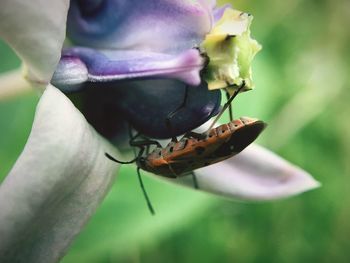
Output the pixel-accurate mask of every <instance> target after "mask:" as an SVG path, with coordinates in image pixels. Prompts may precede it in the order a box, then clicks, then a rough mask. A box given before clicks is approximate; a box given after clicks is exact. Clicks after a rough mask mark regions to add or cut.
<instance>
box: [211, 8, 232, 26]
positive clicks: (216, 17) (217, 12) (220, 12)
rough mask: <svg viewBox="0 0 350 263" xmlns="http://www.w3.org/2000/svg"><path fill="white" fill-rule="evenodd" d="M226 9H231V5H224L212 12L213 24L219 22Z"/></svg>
mask: <svg viewBox="0 0 350 263" xmlns="http://www.w3.org/2000/svg"><path fill="white" fill-rule="evenodd" d="M227 8H232V5H231V4H226V5H223V6H220V7H217V8H215V9H214V10H213V16H214V22H215V23H216V22H217V21H219V20H220V18H221V17H222V16H223V14H224V12H225V10H226V9H227Z"/></svg>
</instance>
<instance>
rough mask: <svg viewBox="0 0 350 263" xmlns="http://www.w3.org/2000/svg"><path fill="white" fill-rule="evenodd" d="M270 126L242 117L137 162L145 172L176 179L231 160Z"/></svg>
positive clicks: (184, 139) (188, 137) (156, 149)
mask: <svg viewBox="0 0 350 263" xmlns="http://www.w3.org/2000/svg"><path fill="white" fill-rule="evenodd" d="M265 127H266V124H265V123H264V122H263V121H260V120H257V119H253V118H247V117H244V118H240V119H237V120H233V121H231V122H229V123H227V124H223V125H220V126H218V127H216V128H212V129H210V130H209V131H208V132H205V133H202V134H199V135H197V136H195V137H192V136H186V135H185V136H184V137H183V138H182V139H180V140H179V141H178V142H174V141H172V142H170V143H169V144H168V145H167V146H166V147H164V148H162V147H160V146H157V147H156V148H155V149H154V150H153V151H152V152H151V153H149V154H148V155H146V156H140V157H138V158H137V159H136V163H137V166H138V167H139V168H141V169H143V170H145V171H148V172H151V173H154V174H157V175H161V176H165V177H170V178H176V177H178V176H183V175H186V174H189V173H191V172H192V171H193V170H195V169H198V168H201V167H205V166H208V165H210V164H214V163H217V162H220V161H223V160H225V159H227V158H230V157H232V156H234V155H236V154H238V153H239V152H241V151H242V150H243V149H244V148H246V147H247V146H248V145H249V144H251V143H252V142H253V141H254V140H255V139H256V138H257V137H258V136H259V134H260V133H261V132H262V131H263V130H264V128H265Z"/></svg>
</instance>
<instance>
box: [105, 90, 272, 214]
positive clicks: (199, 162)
mask: <svg viewBox="0 0 350 263" xmlns="http://www.w3.org/2000/svg"><path fill="white" fill-rule="evenodd" d="M243 88H244V84H243V85H242V86H241V87H240V88H239V89H237V91H236V92H235V93H234V94H233V95H232V96H231V97H230V98H229V99H228V101H227V102H226V104H225V105H224V107H223V108H222V110H221V112H220V113H219V114H218V115H217V117H216V119H215V120H214V122H213V123H212V125H211V126H210V128H209V129H208V131H206V132H204V133H194V132H187V133H186V134H185V135H184V136H183V137H182V138H181V139H180V140H179V141H178V140H177V139H176V137H173V138H172V140H171V142H169V143H168V144H167V145H166V146H165V147H162V146H161V145H160V143H159V142H158V141H156V140H150V139H147V138H145V139H144V140H137V138H138V137H139V134H138V135H136V136H134V137H133V138H131V140H130V145H131V146H134V147H139V148H140V151H139V153H138V155H137V156H136V157H135V159H133V160H131V161H128V162H122V161H119V160H117V159H115V158H114V157H112V156H111V155H109V154H108V153H106V156H107V157H108V158H109V159H110V160H112V161H115V162H117V163H121V164H128V163H133V162H136V164H137V174H138V178H139V181H140V185H141V188H142V190H143V193H144V196H145V198H146V201H147V204H148V207H149V209H150V211H151V213H152V214H154V209H153V207H152V205H151V203H150V201H149V198H148V196H147V193H146V191H145V188H144V185H143V182H142V179H141V174H140V169H143V170H145V171H148V172H151V173H153V174H157V175H160V176H164V177H168V178H176V177H179V176H185V175H189V174H192V176H193V180H194V185H195V186H196V188H198V183H197V180H196V177H195V175H194V173H193V170H195V169H198V168H202V167H205V166H208V165H211V164H214V163H217V162H220V161H223V160H226V159H228V158H230V157H232V156H234V155H236V154H238V153H239V152H241V151H242V150H244V149H245V148H246V147H247V146H248V145H249V144H251V143H252V142H253V141H254V140H255V139H256V138H257V137H258V136H259V134H260V133H261V132H262V131H263V130H264V128H265V127H266V124H265V123H264V122H263V121H260V120H258V119H253V118H248V117H241V118H239V119H237V120H231V121H230V122H229V123H227V124H222V125H220V126H218V127H216V128H213V126H214V124H215V123H216V121H217V120H218V118H219V117H220V116H221V115H222V113H223V112H224V111H225V110H226V109H227V108H230V117H231V116H232V113H231V110H232V109H231V102H232V100H233V99H234V98H235V97H236V96H237V94H238V93H239V92H240V90H241V89H243ZM170 128H171V126H170ZM151 145H155V147H154V149H153V150H152V151H151V152H149V147H150V146H151ZM145 150H146V154H144V153H145Z"/></svg>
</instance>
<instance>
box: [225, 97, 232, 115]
mask: <svg viewBox="0 0 350 263" xmlns="http://www.w3.org/2000/svg"><path fill="white" fill-rule="evenodd" d="M225 93H226V99H227V101H228V100H229V99H230V93H228V91H227V90H226V91H225ZM228 113H229V116H230V121H233V114H232V104H231V103H230V105H229V106H228Z"/></svg>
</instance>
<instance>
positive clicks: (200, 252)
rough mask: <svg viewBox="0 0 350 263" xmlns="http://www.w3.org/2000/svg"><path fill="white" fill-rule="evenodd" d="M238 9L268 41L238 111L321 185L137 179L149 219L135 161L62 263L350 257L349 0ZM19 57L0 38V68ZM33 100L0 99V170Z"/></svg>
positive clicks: (291, 0)
mask: <svg viewBox="0 0 350 263" xmlns="http://www.w3.org/2000/svg"><path fill="white" fill-rule="evenodd" d="M226 2H227V1H226ZM221 3H224V1H221ZM234 6H235V7H236V8H237V9H240V10H244V11H248V12H250V13H252V14H253V15H254V17H255V19H254V23H253V26H252V32H253V35H254V36H255V38H256V39H258V40H259V41H260V43H262V45H263V46H264V49H263V51H262V52H260V53H259V54H258V56H257V57H256V60H255V62H254V77H255V82H256V89H255V90H253V91H251V92H249V93H245V94H244V96H243V95H242V96H239V98H237V100H236V101H235V104H234V109H235V114H236V116H238V115H246V116H254V117H258V118H260V119H263V120H265V121H267V122H268V123H269V127H268V129H267V130H266V131H265V132H264V133H263V135H262V136H261V138H260V139H259V143H260V144H262V145H264V146H266V147H267V148H270V149H272V150H274V151H276V152H277V153H279V154H280V155H281V156H283V157H284V158H286V159H288V160H289V161H291V162H293V163H295V164H297V165H299V166H301V167H303V168H304V169H305V170H307V171H309V172H310V173H311V174H312V175H314V177H315V178H316V179H317V180H319V181H320V182H321V183H322V184H323V186H322V188H319V189H317V190H314V191H312V192H308V193H305V194H302V195H300V196H297V197H292V198H289V199H286V200H280V201H274V202H267V203H253V204H252V203H242V202H233V201H227V200H224V199H221V198H219V197H216V196H212V195H209V194H205V193H201V192H195V191H191V190H188V189H185V188H181V187H178V186H175V185H172V184H168V183H164V182H163V181H160V180H157V179H156V178H155V177H150V176H145V184H146V185H147V190H148V193H149V195H150V197H151V199H152V202H153V205H154V206H155V208H156V210H157V212H158V214H157V216H155V217H152V216H151V215H150V213H149V212H148V210H147V207H146V205H145V200H144V199H143V196H142V193H141V190H140V187H139V185H138V182H137V178H136V170H135V166H132V165H129V166H127V165H125V166H123V167H122V171H121V173H120V175H119V176H118V178H117V180H116V183H115V184H114V186H113V188H112V190H111V191H110V193H109V194H108V196H107V198H106V199H105V201H104V202H103V204H102V205H101V206H100V207H99V209H98V211H97V213H96V214H95V216H94V217H93V218H92V219H91V220H90V222H89V223H88V225H87V226H86V228H85V229H84V231H83V232H82V233H81V235H80V236H79V237H78V238H77V240H76V241H75V242H74V244H73V246H72V248H71V249H70V251H69V253H68V255H67V256H66V257H65V258H64V259H63V262H64V263H70V262H101V263H102V262H106V263H107V262H349V260H350V249H349V248H350V160H349V158H350V121H349V115H350V103H349V102H350V93H349V74H348V70H349V68H350V57H349V55H350V49H349V48H348V46H349V43H350V30H349V25H350V2H349V1H347V0H336V1H334V0H333V1H331V0H317V1H316V0H284V1H279V0H265V1H253V0H245V1H243V0H236V1H234ZM19 65H20V62H19V60H18V59H17V58H16V56H15V55H14V54H13V53H12V52H11V50H10V49H9V48H8V47H7V46H6V45H5V44H4V43H2V42H0V71H1V72H4V71H7V70H10V69H13V68H16V67H18V66H19ZM37 102H38V95H37V94H36V93H35V92H33V93H28V94H25V95H23V96H20V97H17V98H12V99H8V100H0V135H1V136H0V177H1V178H4V177H5V176H6V174H7V173H8V171H9V170H10V169H11V167H12V165H13V164H14V162H15V161H16V158H17V157H18V155H19V154H20V152H21V150H22V149H23V146H24V144H25V142H26V139H27V137H28V134H29V132H30V128H31V123H32V121H33V117H34V111H35V105H36V103H37Z"/></svg>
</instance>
